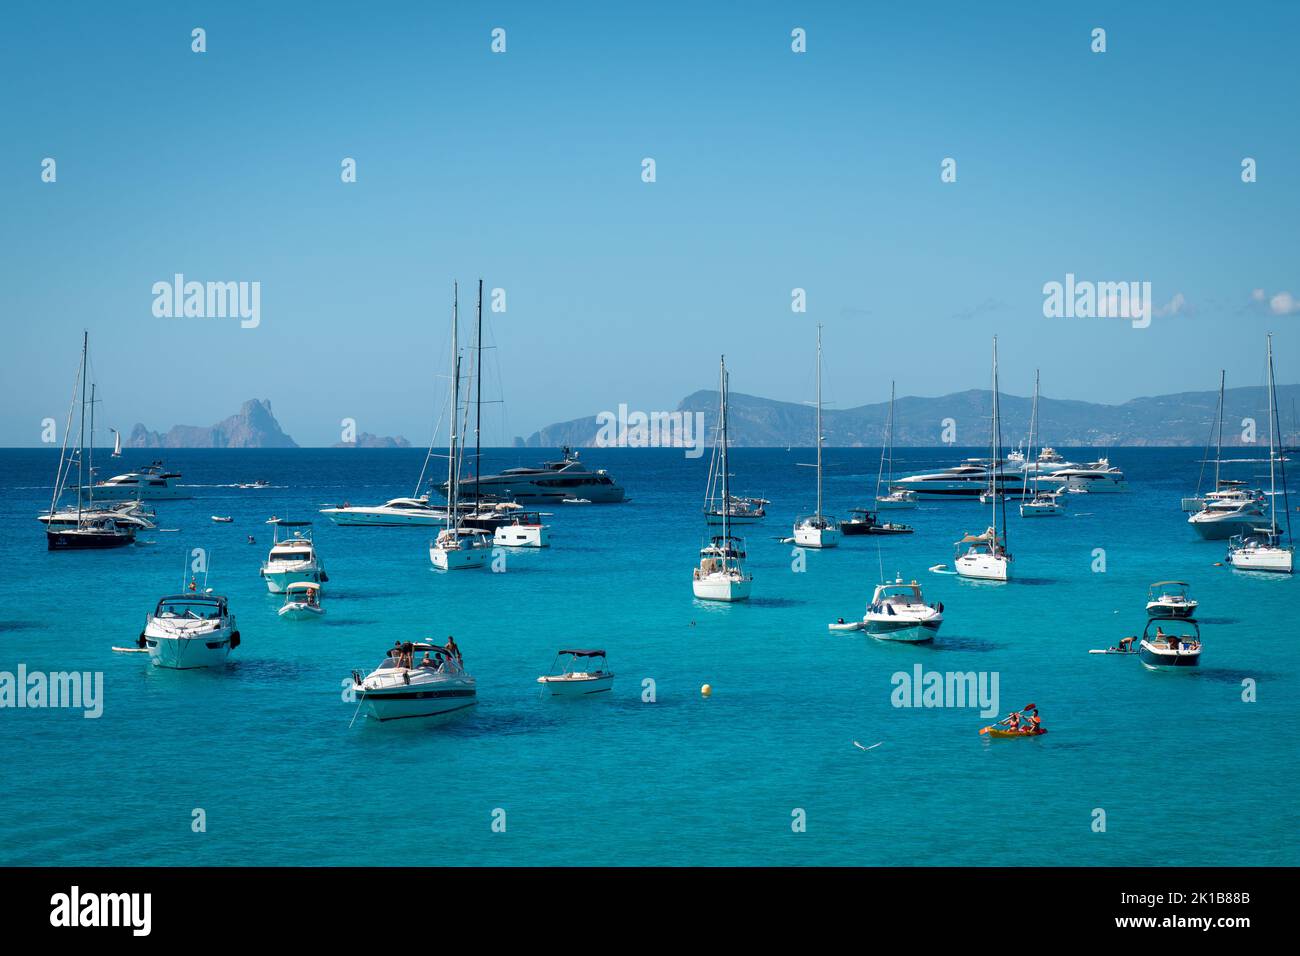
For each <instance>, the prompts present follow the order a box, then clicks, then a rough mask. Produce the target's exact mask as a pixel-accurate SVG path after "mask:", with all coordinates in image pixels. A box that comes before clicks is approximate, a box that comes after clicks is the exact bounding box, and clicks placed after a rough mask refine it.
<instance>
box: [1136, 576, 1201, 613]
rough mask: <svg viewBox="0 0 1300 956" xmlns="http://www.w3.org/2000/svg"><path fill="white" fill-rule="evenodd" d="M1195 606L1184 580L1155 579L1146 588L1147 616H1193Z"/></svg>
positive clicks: (1196, 603)
mask: <svg viewBox="0 0 1300 956" xmlns="http://www.w3.org/2000/svg"><path fill="white" fill-rule="evenodd" d="M1197 607H1198V602H1196V601H1194V600H1192V598H1191V597H1190V595H1189V594H1188V584H1187V582H1186V581H1157V582H1156V583H1155V584H1153V585H1151V587H1150V588H1149V589H1148V590H1147V617H1148V618H1179V619H1185V618H1189V617H1195V616H1196V608H1197Z"/></svg>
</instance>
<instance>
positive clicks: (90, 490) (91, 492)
mask: <svg viewBox="0 0 1300 956" xmlns="http://www.w3.org/2000/svg"><path fill="white" fill-rule="evenodd" d="M86 465H87V469H86V470H87V471H89V472H90V484H89V485H87V486H86V494H87V496H88V497H89V498H90V506H91V507H92V508H93V507H95V383H94V382H91V383H90V457H89V458H88V459H87V460H86Z"/></svg>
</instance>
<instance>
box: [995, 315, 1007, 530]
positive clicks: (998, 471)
mask: <svg viewBox="0 0 1300 956" xmlns="http://www.w3.org/2000/svg"><path fill="white" fill-rule="evenodd" d="M1001 415H1002V400H1001V399H1000V398H999V397H998V337H997V336H996V335H995V336H993V528H994V534H995V535H996V534H997V527H998V499H999V498H1001V497H1002V421H1001ZM1006 542H1007V509H1006V508H1005V507H1003V509H1002V546H1003V548H1004V549H1005V548H1006Z"/></svg>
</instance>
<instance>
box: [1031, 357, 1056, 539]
mask: <svg viewBox="0 0 1300 956" xmlns="http://www.w3.org/2000/svg"><path fill="white" fill-rule="evenodd" d="M1038 377H1039V376H1038V369H1034V406H1033V411H1031V412H1030V413H1029V454H1030V455H1032V454H1033V453H1034V438H1035V437H1036V429H1037V428H1038ZM1048 450H1049V449H1044V451H1048ZM1037 460H1038V461H1039V462H1041V461H1042V459H1041V458H1039V459H1037ZM1031 484H1032V485H1033V495H1032V496H1030V495H1029V488H1030V485H1031ZM1060 494H1061V490H1060V489H1059V488H1058V489H1057V490H1056V491H1055V492H1047V491H1040V490H1039V488H1038V470H1037V469H1035V470H1034V472H1033V475H1032V477H1030V478H1028V479H1026V481H1025V484H1024V487H1023V488H1022V489H1021V493H1020V517H1022V518H1045V517H1051V516H1052V515H1059V514H1061V512H1062V510H1063V509H1062V508H1061V502H1060Z"/></svg>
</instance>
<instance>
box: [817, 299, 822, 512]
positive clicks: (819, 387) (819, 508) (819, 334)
mask: <svg viewBox="0 0 1300 956" xmlns="http://www.w3.org/2000/svg"><path fill="white" fill-rule="evenodd" d="M821 516H822V327H821V326H820V325H818V326H817V517H818V518H820V517H821Z"/></svg>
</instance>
